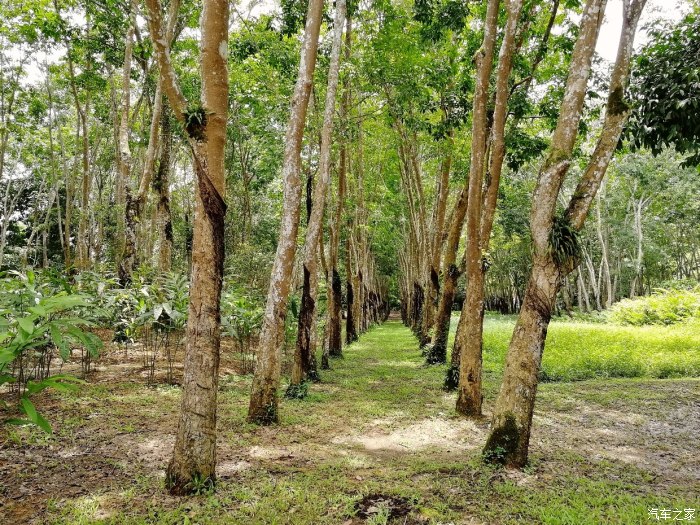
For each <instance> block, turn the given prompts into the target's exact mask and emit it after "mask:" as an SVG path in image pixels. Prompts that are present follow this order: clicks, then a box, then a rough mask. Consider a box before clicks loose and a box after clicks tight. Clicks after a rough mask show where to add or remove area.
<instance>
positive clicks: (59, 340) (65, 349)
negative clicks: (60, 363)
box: [50, 324, 70, 361]
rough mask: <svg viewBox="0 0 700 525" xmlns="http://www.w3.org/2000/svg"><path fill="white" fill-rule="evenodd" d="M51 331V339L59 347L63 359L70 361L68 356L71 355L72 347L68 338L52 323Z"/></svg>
mask: <svg viewBox="0 0 700 525" xmlns="http://www.w3.org/2000/svg"><path fill="white" fill-rule="evenodd" d="M50 332H51V340H52V341H53V344H55V345H56V346H57V347H58V351H59V354H60V355H61V359H63V360H64V361H68V358H69V357H70V347H69V346H68V344H67V343H66V340H65V339H64V338H63V334H62V333H61V331H60V330H59V329H58V327H57V326H56V325H54V324H52V325H51V327H50Z"/></svg>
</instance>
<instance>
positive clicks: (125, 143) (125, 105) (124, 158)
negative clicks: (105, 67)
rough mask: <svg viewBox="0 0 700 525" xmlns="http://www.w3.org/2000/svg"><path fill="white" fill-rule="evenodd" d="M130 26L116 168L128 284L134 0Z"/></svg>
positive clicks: (132, 236)
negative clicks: (122, 209)
mask: <svg viewBox="0 0 700 525" xmlns="http://www.w3.org/2000/svg"><path fill="white" fill-rule="evenodd" d="M130 7H131V12H130V13H129V20H130V22H129V29H128V30H127V32H126V38H125V46H124V65H123V68H122V103H121V112H120V119H119V135H118V139H119V144H118V150H119V151H118V153H119V162H118V165H117V167H118V170H117V198H118V203H117V204H118V205H121V204H122V203H121V202H119V198H121V197H122V196H123V197H124V199H125V204H124V208H125V209H124V219H123V220H122V221H120V222H121V224H120V227H118V230H119V231H121V232H123V234H124V238H123V240H122V242H121V246H122V247H123V248H122V253H121V257H120V259H119V261H118V263H117V273H118V275H119V282H120V284H121V285H122V286H124V287H126V286H128V285H129V284H131V274H132V272H133V271H134V266H135V263H136V210H135V203H134V202H133V197H132V195H131V188H130V184H131V181H130V178H131V148H130V147H129V107H130V105H131V59H132V55H133V49H134V30H135V27H136V13H135V12H134V10H135V7H136V6H135V2H133V1H132V2H131V5H130Z"/></svg>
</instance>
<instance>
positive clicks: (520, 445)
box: [484, 0, 646, 467]
mask: <svg viewBox="0 0 700 525" xmlns="http://www.w3.org/2000/svg"><path fill="white" fill-rule="evenodd" d="M645 3H646V0H625V1H624V9H623V24H622V32H621V35H620V45H619V49H618V54H617V58H616V62H615V67H614V69H613V72H612V76H611V80H610V90H609V94H608V105H607V110H606V114H605V120H604V122H603V128H602V131H601V134H600V137H599V140H598V143H597V145H596V148H595V151H594V152H593V155H592V156H591V159H590V161H589V163H588V166H587V168H586V170H585V172H584V174H583V176H582V177H581V179H580V181H579V183H578V185H577V188H576V191H575V192H574V195H573V197H572V198H571V200H570V201H569V205H568V208H567V211H566V214H565V216H564V218H563V219H556V220H555V217H554V213H555V210H556V205H557V199H558V195H559V191H560V189H561V185H562V183H563V180H564V177H565V175H566V173H567V171H568V167H569V164H570V159H571V154H572V150H573V147H574V143H575V140H576V135H577V132H578V124H579V120H580V116H581V111H582V108H583V102H584V97H585V94H586V90H587V86H588V79H589V76H590V71H591V61H592V57H593V53H594V49H595V46H596V41H597V39H598V33H599V31H600V26H601V23H602V20H603V13H604V11H605V4H606V2H605V0H588V1H587V3H586V6H585V9H584V12H583V15H582V17H581V30H580V33H579V37H578V39H577V41H576V45H575V46H574V53H573V56H572V61H571V68H570V73H569V78H568V80H567V86H566V91H565V94H564V101H563V103H562V108H561V113H560V116H559V120H558V122H557V127H556V129H555V131H554V135H553V137H552V144H551V146H550V149H549V153H548V155H547V158H546V160H545V162H544V164H543V166H542V168H541V170H540V175H539V177H538V181H537V186H536V188H535V193H534V196H533V208H532V212H531V218H530V225H531V226H530V227H531V232H532V238H533V245H534V250H533V267H532V271H531V274H530V279H529V282H528V287H527V291H526V294H525V299H524V302H523V307H522V309H521V311H520V315H519V317H518V321H517V323H516V325H515V329H514V331H513V337H512V339H511V342H510V346H509V348H508V355H507V357H506V367H505V371H504V376H503V383H502V385H501V389H500V392H499V394H498V399H497V401H496V407H495V410H494V414H493V421H492V427H491V433H490V435H489V437H488V440H487V442H486V446H485V448H484V455H485V457H487V458H489V459H490V460H492V461H498V462H501V463H504V464H506V465H510V466H514V467H522V466H524V465H525V464H526V463H527V457H528V447H529V439H530V429H531V426H532V415H533V411H534V405H535V394H536V391H537V377H538V373H539V370H540V364H541V360H542V351H543V349H544V343H545V339H546V336H547V328H548V326H549V320H550V316H551V313H552V309H553V308H554V303H555V300H556V294H557V291H558V288H559V286H560V283H561V279H562V277H564V276H566V275H567V274H568V273H570V272H571V271H573V269H574V268H575V266H576V261H575V257H572V256H571V255H570V254H553V253H552V251H551V249H550V239H551V236H552V232H553V229H554V227H555V223H556V227H557V233H556V234H557V235H574V236H575V233H572V232H571V230H574V231H579V230H580V229H581V228H582V227H583V224H584V221H585V218H586V215H587V213H588V210H589V209H590V206H591V203H592V201H593V199H594V198H595V195H596V193H597V191H598V189H599V188H600V184H601V181H602V179H603V176H604V175H605V172H606V170H607V167H608V164H609V162H610V159H611V158H612V155H613V153H614V151H615V147H616V145H617V143H618V141H619V138H620V134H621V132H622V127H623V125H624V122H625V121H626V119H627V116H628V115H629V107H628V106H627V104H625V103H624V100H623V93H624V89H625V87H626V85H627V79H628V76H629V63H630V57H631V54H632V45H633V42H634V34H635V31H636V27H637V23H638V21H639V16H640V15H641V12H642V9H643V8H644V4H645ZM562 223H563V224H562Z"/></svg>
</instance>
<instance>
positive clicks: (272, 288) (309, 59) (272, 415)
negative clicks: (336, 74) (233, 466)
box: [248, 0, 323, 425]
mask: <svg viewBox="0 0 700 525" xmlns="http://www.w3.org/2000/svg"><path fill="white" fill-rule="evenodd" d="M322 13H323V0H310V1H309V5H308V10H307V13H306V27H305V29H304V40H303V43H302V48H301V58H300V61H299V74H298V76H297V81H296V85H295V87H294V94H293V95H292V104H291V111H290V116H289V122H288V124H287V131H286V134H285V146H284V158H283V165H282V181H283V183H284V197H283V204H282V217H281V224H280V231H279V238H278V242H277V252H276V254H275V260H274V262H273V265H272V273H271V276H270V285H269V288H268V292H267V302H266V305H265V314H264V317H263V324H262V331H261V334H260V342H259V345H258V355H257V364H256V367H255V375H254V376H253V386H252V389H251V393H250V404H249V406H248V421H250V422H252V423H258V424H263V425H265V424H272V423H277V421H278V414H277V408H278V402H279V400H278V395H277V393H278V390H279V383H280V376H281V372H282V363H281V349H282V344H283V338H284V323H285V319H286V316H287V301H288V299H289V292H290V288H291V284H292V272H293V268H294V256H295V254H296V247H297V246H296V242H297V234H298V231H299V215H300V210H299V208H300V204H301V186H302V185H301V178H300V172H301V147H302V139H303V135H304V125H305V123H306V111H307V109H308V105H309V97H310V95H311V87H312V85H313V74H314V69H315V67H316V51H317V49H318V37H319V32H320V28H321V18H322Z"/></svg>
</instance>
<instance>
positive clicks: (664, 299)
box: [608, 286, 700, 326]
mask: <svg viewBox="0 0 700 525" xmlns="http://www.w3.org/2000/svg"><path fill="white" fill-rule="evenodd" d="M608 315H609V320H610V321H612V322H613V323H618V324H627V325H633V326H643V325H649V324H664V325H670V324H675V323H680V322H684V321H687V320H689V319H693V318H700V286H696V287H695V288H693V289H692V290H685V289H662V290H657V291H656V292H655V293H654V294H652V295H650V296H647V297H637V298H634V299H624V300H622V301H620V302H619V303H617V304H615V305H613V306H612V308H610V311H609V314H608Z"/></svg>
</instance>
